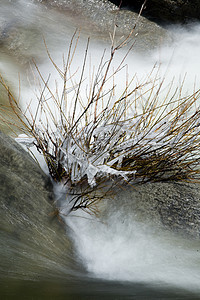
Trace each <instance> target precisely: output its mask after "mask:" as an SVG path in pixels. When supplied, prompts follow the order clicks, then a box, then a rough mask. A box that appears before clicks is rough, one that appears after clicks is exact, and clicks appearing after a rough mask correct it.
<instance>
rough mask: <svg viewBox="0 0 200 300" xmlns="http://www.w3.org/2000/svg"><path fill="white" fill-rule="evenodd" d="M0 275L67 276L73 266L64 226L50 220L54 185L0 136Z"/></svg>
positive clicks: (31, 161)
mask: <svg viewBox="0 0 200 300" xmlns="http://www.w3.org/2000/svg"><path fill="white" fill-rule="evenodd" d="M0 166H1V167H0V183H1V185H0V213H1V218H0V228H1V233H0V235H1V244H0V255H1V263H0V276H1V278H17V279H26V280H28V279H32V280H38V279H39V278H51V277H59V276H61V275H62V277H63V276H67V275H68V274H69V270H71V271H70V272H72V270H73V269H74V268H75V264H74V262H73V255H72V249H71V244H70V242H69V240H68V238H67V235H66V233H65V230H64V226H63V224H61V223H59V222H58V219H56V218H55V217H53V215H52V213H53V211H54V210H55V207H53V193H52V185H51V182H50V180H49V177H48V176H46V175H45V174H44V173H43V172H42V170H41V169H40V168H39V166H38V165H37V164H36V163H35V162H34V160H33V159H32V158H31V157H30V155H29V154H28V153H27V152H25V151H24V150H23V149H22V148H21V146H19V145H18V144H17V143H16V142H15V141H14V140H13V139H11V138H9V137H8V136H5V135H4V134H3V133H1V132H0Z"/></svg>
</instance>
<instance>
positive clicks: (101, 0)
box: [40, 0, 171, 52]
mask: <svg viewBox="0 0 200 300" xmlns="http://www.w3.org/2000/svg"><path fill="white" fill-rule="evenodd" d="M40 2H42V3H43V4H45V5H47V7H54V8H57V9H59V10H62V13H68V12H69V11H71V12H72V13H74V14H75V15H76V14H77V15H78V16H79V18H83V20H85V21H86V20H87V24H90V27H88V28H91V27H92V28H93V34H95V31H96V34H97V37H98V39H100V37H101V34H102V33H103V35H104V37H106V36H107V39H108V40H109V42H110V34H113V31H114V27H115V25H117V27H116V35H117V36H118V37H119V38H120V37H121V38H122V36H123V37H124V36H125V35H128V34H129V33H130V30H132V29H133V28H134V26H135V24H136V22H137V26H136V28H135V31H134V34H133V35H132V37H133V39H134V41H135V45H134V49H136V50H139V51H140V52H147V51H148V50H149V49H153V48H156V47H158V46H160V44H161V42H163V41H165V42H168V41H171V37H170V36H169V34H168V32H167V31H166V30H164V29H163V28H162V27H160V26H158V25H157V24H156V23H154V22H151V21H149V20H148V19H146V18H144V17H142V16H141V17H140V19H139V20H138V14H137V13H135V12H133V11H129V10H119V9H118V7H117V6H115V5H114V4H112V3H111V2H110V1H107V0H88V1H87V5H85V1H84V0H74V1H65V0H58V1H54V0H50V1H46V0H41V1H40ZM85 21H84V22H85ZM83 25H84V23H83ZM87 34H90V33H89V31H88V32H87Z"/></svg>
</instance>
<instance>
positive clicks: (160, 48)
mask: <svg viewBox="0 0 200 300" xmlns="http://www.w3.org/2000/svg"><path fill="white" fill-rule="evenodd" d="M44 2H45V3H48V4H51V5H45V3H40V1H36V2H34V1H31V0H27V1H24V0H18V1H17V0H10V1H8V0H1V4H0V72H1V74H2V75H3V77H4V78H5V79H6V80H7V81H8V82H9V84H10V85H11V86H12V89H13V90H14V92H15V93H16V94H17V93H18V85H19V77H18V73H20V85H21V99H22V100H21V105H22V106H25V105H26V103H27V99H30V98H33V99H34V95H35V88H36V87H37V80H36V79H35V78H34V75H33V74H35V73H33V72H32V68H33V63H32V59H34V60H35V61H36V62H37V65H38V66H39V68H40V70H41V72H42V74H44V78H45V80H47V78H48V74H49V73H51V76H52V78H51V84H54V79H55V78H56V77H55V76H56V72H55V70H54V68H53V67H52V65H51V63H50V62H49V58H48V57H47V53H46V52H47V51H46V48H45V46H44V42H43V38H45V41H46V44H47V46H48V50H49V51H50V53H51V55H52V57H53V59H55V61H56V63H57V64H58V65H59V66H61V65H62V53H65V52H66V49H67V48H68V45H69V43H70V40H71V37H72V35H73V33H74V31H75V30H76V28H77V27H81V28H82V31H81V36H80V39H79V43H78V47H77V54H76V56H75V63H74V70H76V69H77V68H78V66H80V65H81V64H82V62H83V56H84V53H85V47H86V42H87V37H88V36H90V39H91V41H90V48H89V52H90V54H89V56H90V57H91V65H96V67H97V66H98V64H99V61H100V58H101V55H102V52H103V50H104V48H107V49H109V47H110V37H109V32H108V31H112V28H113V27H112V24H111V23H110V22H111V16H113V15H115V14H116V12H115V11H114V12H112V13H110V14H108V15H106V12H104V11H103V12H102V10H103V9H101V8H100V7H99V8H98V9H97V8H96V9H93V8H92V7H94V6H92V5H91V3H92V1H88V7H85V5H84V3H83V2H82V1H81V0H80V1H79V0H76V1H44ZM102 16H103V18H104V21H103V24H102ZM128 16H129V15H128ZM120 18H121V19H120V20H121V21H120V22H122V23H121V24H122V26H121V27H120V26H119V27H120V28H119V33H118V35H117V38H120V35H122V33H123V30H122V28H123V26H124V23H123V22H124V18H128V17H127V15H124V18H123V15H122V16H121V15H120ZM129 23H130V22H129ZM125 25H126V24H125ZM151 26H152V28H151ZM143 27H144V28H142V30H141V35H140V39H139V40H138V43H137V41H136V46H135V48H134V49H133V50H132V51H131V53H130V55H129V57H128V58H127V60H126V62H127V65H128V71H129V74H130V76H131V75H133V74H134V73H135V72H137V74H138V75H137V76H138V78H143V77H145V74H147V73H149V72H151V69H152V67H153V66H154V64H155V62H158V67H156V68H159V69H160V74H164V75H165V77H166V80H171V79H172V78H173V77H174V76H175V80H176V82H178V83H180V82H182V80H183V79H184V77H185V74H186V79H185V85H184V88H185V90H186V91H190V92H191V91H193V90H194V88H195V86H196V87H197V88H198V86H199V79H200V78H199V76H200V71H199V70H200V60H199V51H200V24H198V23H197V24H191V26H190V27H189V28H187V29H186V28H179V27H175V28H170V29H169V32H170V36H172V37H173V38H172V39H173V41H172V40H171V37H170V38H169V39H168V34H166V35H165V33H164V32H165V31H163V30H162V29H159V28H158V27H157V26H156V27H154V25H152V24H151V25H146V27H145V25H144V24H143ZM147 36H148V38H147ZM149 37H150V38H149ZM135 38H136V37H135ZM152 40H154V41H157V42H158V40H159V41H160V44H159V43H158V44H157V45H156V46H157V47H155V45H152V42H151V41H152ZM166 41H167V43H166ZM155 43H156V42H155ZM108 53H109V50H108ZM108 55H109V54H108ZM120 57H123V51H122V52H120V53H119V54H117V56H116V63H117V61H119V60H120ZM160 65H161V66H160ZM125 76H126V73H125ZM57 80H59V78H58V79H57ZM124 81H125V80H124ZM116 84H117V88H116V93H120V90H121V85H123V80H122V78H121V77H120V76H119V77H118V78H116ZM58 86H59V82H58ZM28 101H29V100H28ZM32 105H33V106H34V100H33V102H32ZM58 190H59V189H58ZM59 192H60V191H59ZM124 197H125V198H126V196H124ZM130 201H131V199H126V201H125V202H124V203H123V201H122V204H121V207H122V208H120V209H119V208H118V205H117V204H115V203H113V204H112V205H111V206H108V207H109V211H107V212H106V214H105V215H102V216H101V218H100V219H96V218H95V217H91V216H88V215H87V214H82V213H76V214H73V215H69V216H67V217H63V219H64V221H65V224H66V227H67V234H68V236H69V238H70V239H71V243H72V246H73V255H72V254H70V253H69V260H70V259H71V260H72V263H73V260H74V265H78V266H80V269H79V268H78V269H76V270H75V271H74V270H73V272H72V271H71V270H67V271H66V266H69V265H70V264H69V265H68V263H66V266H65V265H64V266H63V270H64V271H63V272H62V270H61V271H60V272H59V275H56V274H57V273H56V272H55V276H53V273H54V270H53V264H52V266H51V276H50V274H49V272H47V273H46V275H45V277H44V278H42V279H40V281H37V280H32V279H31V277H30V278H28V275H27V278H26V279H27V280H24V279H25V277H26V274H22V273H23V272H21V270H19V271H18V272H17V274H18V276H16V277H15V278H12V279H11V278H3V279H2V280H1V287H2V295H3V296H4V298H2V299H10V298H13V299H14V298H15V299H18V298H19V299H200V242H199V241H191V240H188V239H184V238H183V237H180V236H177V235H175V234H172V233H169V232H166V231H164V230H163V229H161V228H159V227H153V226H152V227H151V226H150V225H149V224H148V222H146V220H145V219H143V220H140V221H138V219H136V218H135V212H134V211H131V210H130V207H129V206H128V205H127V202H130ZM125 203H126V205H125ZM137 213H138V214H139V212H137ZM8 242H9V241H8ZM5 243H6V241H5ZM14 247H15V245H13V248H14ZM17 249H20V248H17ZM28 251H30V257H31V251H32V250H31V249H29V250H28ZM11 255H12V254H11ZM70 256H71V258H70ZM40 259H41V262H40V263H41V265H42V264H43V262H42V260H43V259H44V260H45V257H42V256H41V258H40ZM54 264H55V265H57V261H56V257H55V263H54ZM63 264H65V263H64V262H63ZM27 274H29V272H28V273H27Z"/></svg>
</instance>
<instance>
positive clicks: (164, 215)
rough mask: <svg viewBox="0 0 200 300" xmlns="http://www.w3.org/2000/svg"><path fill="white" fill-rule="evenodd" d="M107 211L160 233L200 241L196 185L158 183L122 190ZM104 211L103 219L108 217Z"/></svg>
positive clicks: (199, 203) (199, 192) (199, 195)
mask: <svg viewBox="0 0 200 300" xmlns="http://www.w3.org/2000/svg"><path fill="white" fill-rule="evenodd" d="M105 207H106V211H112V212H114V211H115V210H116V211H118V210H120V211H121V212H122V215H124V216H126V218H132V219H133V221H136V222H139V223H141V224H149V226H150V227H152V228H155V229H156V228H157V229H158V230H160V229H161V230H164V231H168V232H171V233H177V234H179V235H180V236H184V237H187V238H196V239H199V238H200V185H199V184H197V183H186V182H155V183H145V184H137V185H134V186H129V187H125V188H124V187H123V189H121V190H119V191H118V193H116V195H115V197H114V198H113V199H109V200H108V201H107V204H106V206H105ZM104 209H105V208H104ZM104 209H103V213H102V215H104V214H105V213H106V211H105V210H104Z"/></svg>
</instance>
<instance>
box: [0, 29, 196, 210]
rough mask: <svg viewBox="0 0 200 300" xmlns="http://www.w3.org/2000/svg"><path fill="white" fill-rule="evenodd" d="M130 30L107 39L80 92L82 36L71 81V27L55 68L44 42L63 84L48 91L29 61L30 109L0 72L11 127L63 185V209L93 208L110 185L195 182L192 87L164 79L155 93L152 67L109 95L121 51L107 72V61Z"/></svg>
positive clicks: (108, 192) (74, 46) (74, 45)
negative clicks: (33, 99) (33, 90)
mask: <svg viewBox="0 0 200 300" xmlns="http://www.w3.org/2000/svg"><path fill="white" fill-rule="evenodd" d="M131 34H132V33H130V35H129V36H128V37H126V38H125V39H124V40H123V41H121V42H120V43H119V44H118V45H117V46H114V36H113V37H112V46H111V49H110V57H109V59H108V60H106V59H105V56H104V54H103V56H102V58H101V60H100V64H99V67H98V69H97V72H96V73H95V74H94V73H92V72H91V78H90V86H89V92H88V93H87V95H86V94H85V95H82V86H83V82H84V80H85V70H86V61H87V56H88V48H89V39H88V42H87V45H86V50H85V54H84V56H83V64H82V67H81V69H80V70H79V71H78V72H79V74H80V79H79V82H78V83H76V82H75V79H74V78H75V74H72V71H71V65H72V63H73V60H74V57H75V54H76V51H77V43H78V39H79V33H77V32H76V33H75V34H74V36H73V37H72V40H71V43H70V45H69V49H68V54H67V57H66V59H63V69H60V68H59V67H58V65H57V64H56V63H55V62H54V60H53V58H52V57H51V55H50V53H49V50H48V48H47V46H46V49H47V54H48V56H49V59H50V61H51V62H52V64H53V65H54V67H55V69H56V70H57V72H58V76H59V77H60V78H61V80H62V82H63V88H62V93H61V94H59V92H58V91H57V90H56V92H55V91H53V90H52V89H51V87H50V85H49V77H48V79H47V80H45V79H44V77H43V75H42V74H41V73H40V70H39V69H38V67H37V65H36V64H35V67H36V70H37V72H38V75H39V77H40V80H41V83H42V85H43V87H42V90H41V93H40V97H39V98H38V99H37V101H38V104H37V107H36V109H35V111H34V112H33V111H32V108H31V103H30V105H28V106H27V109H26V110H25V111H23V110H22V108H21V106H20V104H19V101H18V99H16V98H15V97H14V95H13V94H12V93H11V91H10V89H9V87H8V86H7V85H6V83H5V81H4V80H3V78H2V77H0V83H1V84H2V85H3V87H4V88H5V90H6V91H7V94H8V98H9V103H10V106H11V108H12V110H13V112H14V113H15V115H16V116H17V118H18V125H17V126H18V127H19V128H20V130H22V131H23V132H24V133H26V134H27V135H28V136H31V137H33V138H34V145H35V146H36V148H37V150H38V151H39V152H40V153H42V154H43V156H44V158H45V161H46V164H47V166H48V169H49V173H50V175H51V177H52V178H53V180H55V181H58V182H62V183H63V184H64V185H66V186H67V187H68V193H67V198H68V201H69V202H70V203H71V208H70V210H77V209H79V208H81V209H90V211H91V212H92V213H94V212H95V211H96V210H95V204H96V203H97V201H99V200H101V199H103V198H105V197H108V196H109V197H110V195H111V194H112V191H113V190H114V187H113V185H114V186H115V185H119V184H122V185H123V184H136V183H137V184H138V183H145V182H156V181H172V180H173V181H180V180H181V181H183V180H185V181H190V180H192V181H199V178H200V169H199V161H200V154H199V153H200V149H199V148H200V146H199V145H200V144H199V136H200V122H199V117H200V110H199V105H198V102H199V96H200V92H199V90H197V91H195V92H194V93H193V94H192V95H189V96H184V95H183V92H182V90H183V85H182V84H181V85H180V86H179V87H175V88H174V84H173V82H171V83H170V84H168V87H167V92H166V87H165V93H163V87H164V85H165V82H164V79H162V80H161V79H160V78H159V77H158V74H157V73H156V72H155V71H154V70H153V71H152V72H151V74H150V75H148V76H147V77H146V80H145V81H144V82H142V83H137V80H136V79H137V78H136V77H135V78H133V79H131V80H130V81H128V80H126V84H125V86H124V90H123V92H122V94H121V95H120V96H119V98H118V99H117V100H116V99H115V98H114V97H115V90H116V87H115V84H114V78H115V76H116V74H117V73H119V72H121V69H122V68H123V65H124V62H125V59H126V56H127V55H128V53H126V54H125V56H124V58H123V59H122V61H121V62H120V63H119V65H118V67H117V68H116V69H115V70H114V71H112V68H111V65H112V62H113V60H114V57H115V53H116V52H117V51H118V50H119V49H121V48H122V47H123V46H124V45H125V44H126V45H127V44H128V43H129V41H130V36H131ZM132 47H133V45H131V46H130V47H129V51H130V50H131V49H132ZM129 51H128V52H129ZM127 78H128V76H127ZM107 86H109V88H107ZM69 91H70V92H69ZM72 93H73V96H71V95H72ZM69 94H70V97H69ZM84 97H85V98H84ZM113 99H115V100H113ZM50 103H53V108H52V106H51V104H50ZM68 107H70V108H71V109H70V110H69V109H68ZM7 123H8V124H9V123H10V122H9V121H7ZM27 144H28V139H27Z"/></svg>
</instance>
